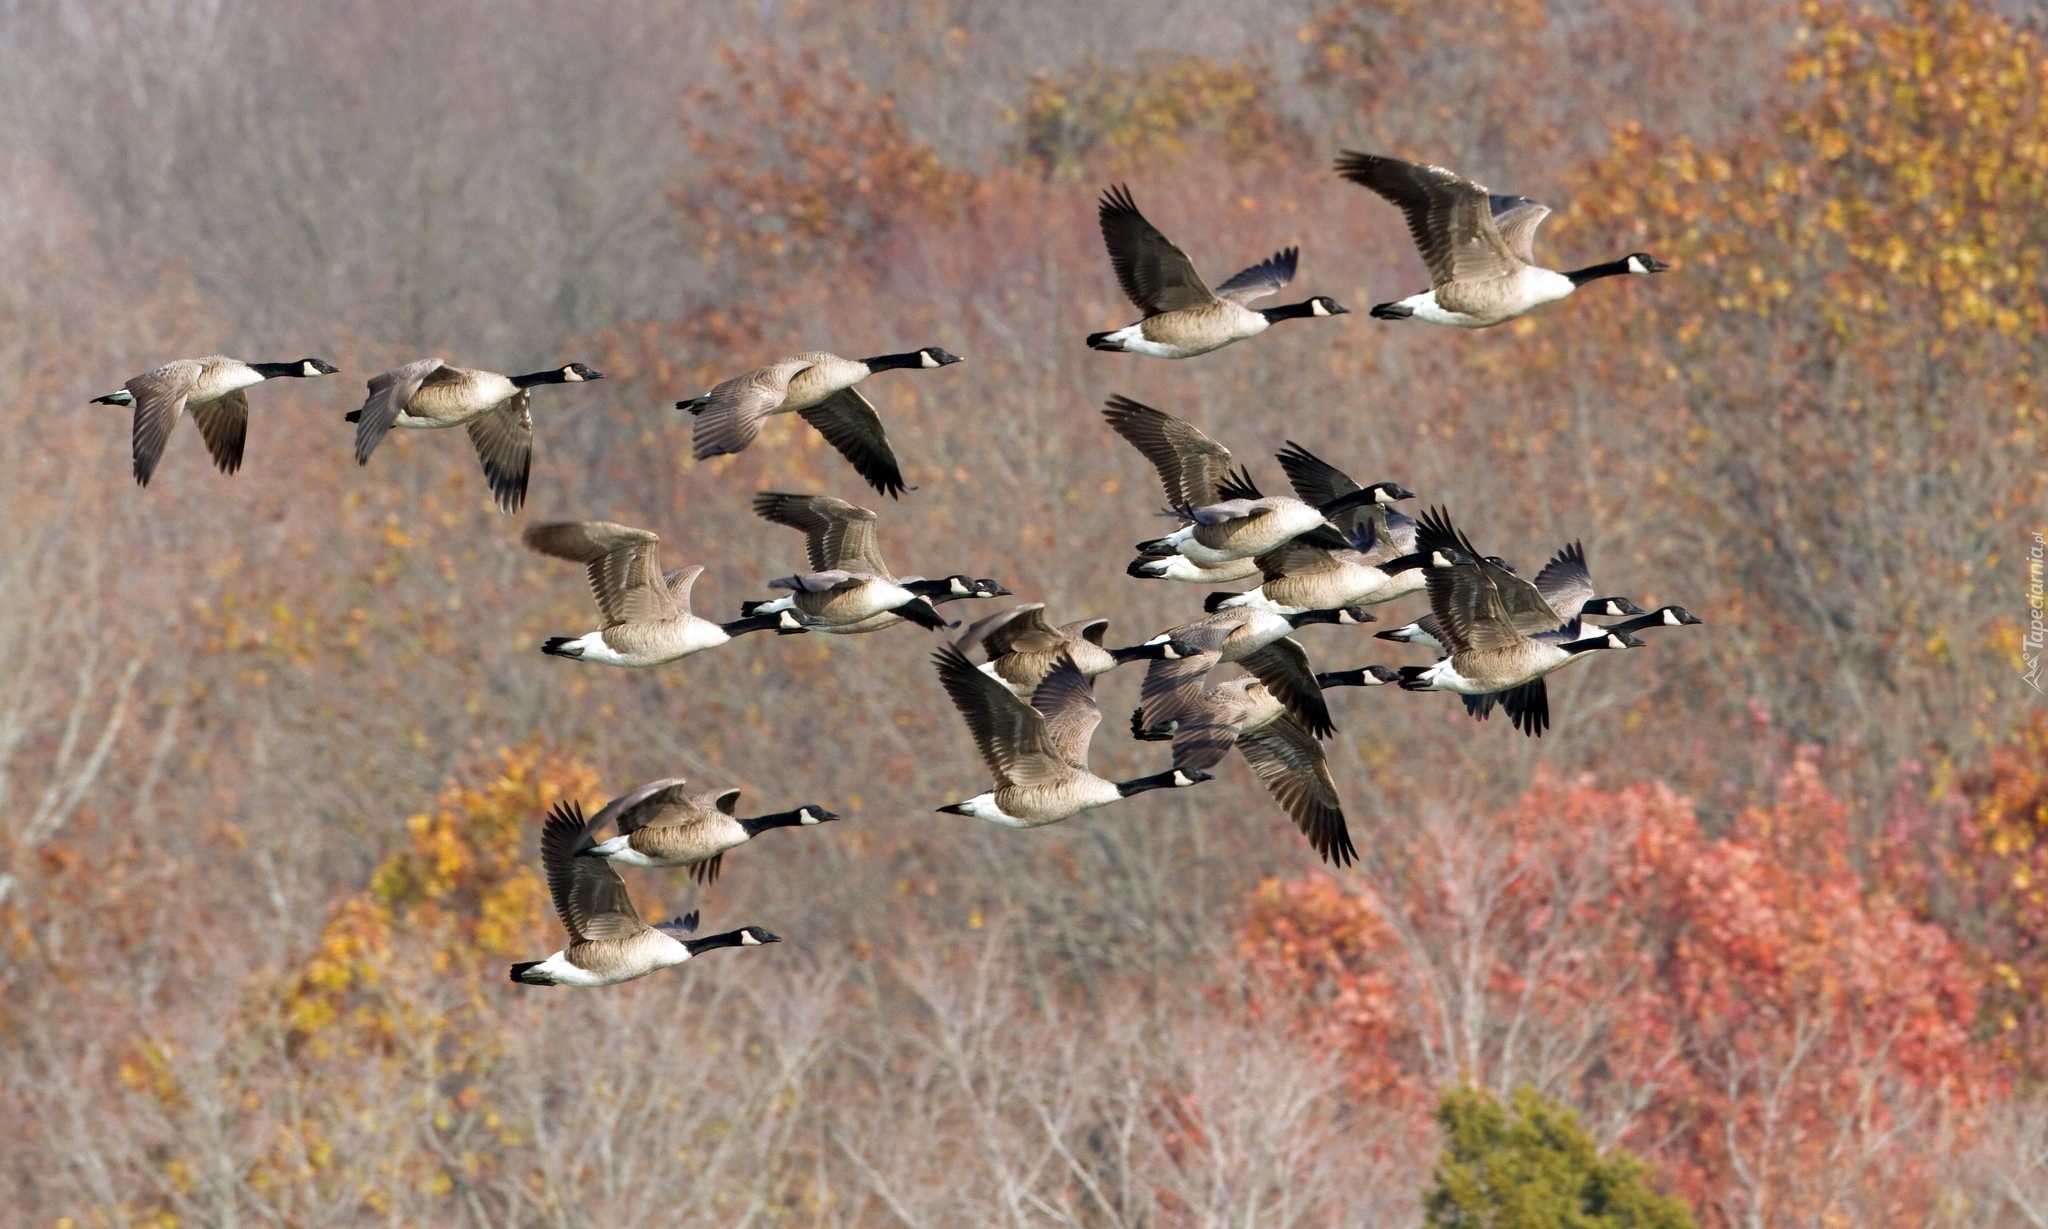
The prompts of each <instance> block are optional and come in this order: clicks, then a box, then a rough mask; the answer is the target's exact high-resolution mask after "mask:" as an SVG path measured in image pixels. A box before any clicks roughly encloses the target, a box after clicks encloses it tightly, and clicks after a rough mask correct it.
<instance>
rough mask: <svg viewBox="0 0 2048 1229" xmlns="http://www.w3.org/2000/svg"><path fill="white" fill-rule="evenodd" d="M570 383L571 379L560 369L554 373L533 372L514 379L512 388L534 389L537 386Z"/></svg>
mask: <svg viewBox="0 0 2048 1229" xmlns="http://www.w3.org/2000/svg"><path fill="white" fill-rule="evenodd" d="M568 382H569V377H567V376H565V375H563V374H562V370H561V368H559V367H557V368H556V369H555V370H553V371H532V372H528V373H527V374H525V375H523V376H513V377H512V387H514V388H532V387H533V386H534V385H536V384H567V383H568Z"/></svg>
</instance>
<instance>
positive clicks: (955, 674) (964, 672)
mask: <svg viewBox="0 0 2048 1229" xmlns="http://www.w3.org/2000/svg"><path fill="white" fill-rule="evenodd" d="M932 661H933V663H934V664H936V665H937V666H938V668H939V682H940V683H941V684H943V685H944V686H945V688H946V694H947V696H949V697H950V698H951V699H952V701H953V707H954V708H956V709H959V710H960V716H961V717H963V718H964V719H966V722H967V730H968V733H970V734H972V735H973V736H974V746H975V748H976V750H978V751H980V752H981V758H982V760H983V762H985V763H986V764H987V765H988V767H989V771H990V772H992V773H994V774H995V777H996V781H997V783H998V784H1002V785H1026V784H1032V783H1034V782H1035V781H1037V780H1039V779H1041V778H1042V776H1043V773H1042V772H1041V771H1039V770H1038V768H1037V767H1035V766H1034V765H1033V761H1034V760H1036V761H1044V760H1047V759H1051V758H1054V756H1055V753H1054V751H1053V749H1052V744H1051V741H1050V740H1049V739H1048V738H1047V737H1046V730H1045V718H1044V717H1042V716H1041V715H1040V714H1039V712H1038V710H1037V709H1035V708H1033V707H1031V706H1030V705H1029V704H1026V703H1025V702H1024V701H1023V700H1020V699H1018V698H1017V697H1016V696H1014V695H1012V694H1011V693H1010V689H1009V688H1007V687H1005V686H1003V685H1002V684H1001V683H999V682H997V681H996V680H994V679H992V678H990V677H989V676H988V675H986V674H983V673H982V672H981V671H980V670H977V669H975V667H974V663H972V662H970V661H968V660H967V658H966V657H964V656H962V655H961V654H960V653H959V652H958V651H957V650H955V649H952V648H943V649H940V650H939V651H938V652H936V653H933V654H932ZM1019 774H1022V775H1021V777H1020V775H1019Z"/></svg>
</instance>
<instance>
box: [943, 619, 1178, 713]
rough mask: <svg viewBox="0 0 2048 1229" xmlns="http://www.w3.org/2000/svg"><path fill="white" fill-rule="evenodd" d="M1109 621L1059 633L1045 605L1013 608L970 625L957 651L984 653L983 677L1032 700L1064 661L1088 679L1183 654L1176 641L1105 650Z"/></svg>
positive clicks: (1064, 627) (1065, 626) (1078, 624)
mask: <svg viewBox="0 0 2048 1229" xmlns="http://www.w3.org/2000/svg"><path fill="white" fill-rule="evenodd" d="M1108 632H1109V620H1108V619H1080V620H1077V621H1075V622H1072V623H1062V624H1061V625H1059V626H1058V627H1054V626H1053V625H1052V624H1050V623H1048V622H1046V620H1045V603H1044V602H1031V603H1028V604H1026V605H1022V606H1012V607H1010V608H1009V609H1008V610H1004V611H999V612H997V613H995V614H992V615H989V616H988V617H987V618H985V619H981V620H978V621H976V622H974V623H972V624H969V625H968V628H967V630H966V631H964V632H962V633H961V634H960V637H959V639H957V640H955V641H954V642H953V647H954V648H956V649H958V650H959V651H960V652H962V653H969V652H972V651H973V650H975V649H980V650H981V651H982V652H983V653H984V654H985V655H986V656H987V660H986V661H984V662H983V663H982V664H981V666H980V669H981V672H982V673H983V674H986V675H988V676H989V677H990V678H992V679H995V680H996V681H997V682H999V683H1001V684H1002V685H1003V686H1005V687H1008V688H1009V689H1010V690H1011V691H1012V692H1014V693H1016V694H1017V695H1020V696H1029V695H1030V694H1031V692H1032V690H1033V689H1034V688H1036V687H1037V686H1038V685H1039V684H1040V683H1042V682H1044V681H1045V676H1046V675H1048V674H1050V673H1052V668H1053V666H1054V665H1055V664H1056V663H1057V662H1058V661H1059V660H1060V658H1061V657H1067V658H1071V659H1072V660H1073V663H1074V668H1075V669H1077V670H1079V671H1080V672H1081V673H1082V675H1083V676H1085V677H1087V678H1091V679H1092V678H1095V677H1097V676H1098V675H1103V674H1107V673H1109V672H1110V671H1111V670H1114V669H1116V668H1117V667H1118V666H1121V665H1123V664H1124V663H1126V662H1133V661H1151V660H1154V659H1157V658H1162V657H1170V656H1172V655H1174V654H1175V653H1177V652H1179V646H1178V645H1176V644H1174V643H1173V642H1172V641H1170V640H1167V641H1155V642H1148V643H1145V644H1138V645H1132V646H1130V647H1129V648H1122V649H1112V648H1105V647H1104V646H1103V643H1102V640H1103V637H1104V636H1106V635H1107V634H1108Z"/></svg>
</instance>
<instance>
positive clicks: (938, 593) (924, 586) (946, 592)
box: [903, 576, 973, 606]
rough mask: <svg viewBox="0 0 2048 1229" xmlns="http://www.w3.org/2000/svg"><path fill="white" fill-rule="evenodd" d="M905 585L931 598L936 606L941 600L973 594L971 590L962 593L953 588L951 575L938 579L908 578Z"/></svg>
mask: <svg viewBox="0 0 2048 1229" xmlns="http://www.w3.org/2000/svg"><path fill="white" fill-rule="evenodd" d="M903 587H904V588H906V589H908V590H910V591H911V592H912V593H915V594H917V595H918V596H919V597H922V598H928V599H930V600H931V603H932V604H933V605H935V606H936V605H937V604H939V603H940V602H950V601H954V600H956V599H958V598H963V597H972V596H973V594H972V593H971V592H970V593H960V592H957V591H955V590H954V588H953V578H952V577H950V576H947V577H942V578H941V579H938V580H906V581H904V582H903Z"/></svg>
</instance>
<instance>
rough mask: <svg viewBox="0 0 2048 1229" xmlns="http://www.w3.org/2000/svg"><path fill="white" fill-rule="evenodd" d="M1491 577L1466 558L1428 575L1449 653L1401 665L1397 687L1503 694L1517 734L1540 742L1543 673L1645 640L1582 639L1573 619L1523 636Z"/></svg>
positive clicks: (1610, 634)
mask: <svg viewBox="0 0 2048 1229" xmlns="http://www.w3.org/2000/svg"><path fill="white" fill-rule="evenodd" d="M1496 572H1497V569H1493V568H1490V567H1488V566H1486V565H1485V564H1482V563H1480V562H1479V561H1477V560H1475V559H1472V558H1470V557H1468V556H1465V555H1455V556H1453V557H1452V558H1451V560H1450V561H1449V566H1446V567H1431V568H1430V569H1429V574H1428V582H1429V605H1430V609H1431V611H1432V612H1433V613H1435V615H1436V617H1437V622H1438V623H1439V624H1440V625H1441V627H1442V630H1443V635H1444V643H1445V645H1446V647H1447V648H1448V649H1449V650H1450V652H1449V655H1448V656H1446V657H1444V658H1443V659H1442V660H1441V661H1438V662H1436V663H1435V664H1434V665H1429V666H1403V667H1402V668H1401V671H1400V674H1401V680H1400V682H1401V687H1402V689H1403V690H1406V691H1452V692H1457V693H1458V694H1460V695H1464V696H1484V695H1489V694H1491V693H1496V692H1498V693H1503V694H1501V695H1500V697H1499V702H1500V704H1501V706H1502V707H1503V708H1505V709H1507V712H1508V717H1509V719H1510V720H1511V721H1512V722H1513V723H1514V726H1515V728H1516V729H1518V730H1522V731H1523V732H1525V733H1527V734H1530V735H1531V736H1538V735H1540V734H1541V733H1542V731H1543V729H1544V728H1545V727H1547V726H1548V725H1549V722H1550V705H1549V697H1548V694H1547V691H1546V688H1545V686H1544V682H1543V679H1544V676H1545V675H1548V674H1551V673H1553V672H1555V671H1557V670H1560V669H1562V668H1564V667H1565V666H1567V665H1569V664H1571V663H1572V662H1573V661H1575V660H1577V659H1578V658H1579V657H1581V656H1582V655H1584V654H1585V653H1587V652H1590V651H1592V650H1595V649H1630V648H1637V647H1640V646H1641V644H1642V641H1640V640H1638V639H1636V638H1635V637H1634V636H1632V635H1630V634H1628V633H1627V632H1621V631H1616V630H1614V629H1613V628H1607V629H1604V630H1597V631H1595V632H1594V633H1593V634H1591V635H1587V634H1585V632H1584V629H1583V627H1582V625H1581V624H1580V623H1579V621H1578V620H1576V619H1574V620H1573V621H1572V622H1570V623H1568V624H1565V625H1564V626H1563V627H1559V628H1553V629H1551V630H1550V631H1547V632H1537V633H1531V632H1528V631H1525V630H1523V627H1522V625H1521V623H1520V622H1518V620H1517V617H1516V615H1515V612H1514V611H1513V609H1511V606H1510V602H1509V599H1508V597H1507V596H1506V595H1505V594H1504V593H1503V592H1502V590H1501V588H1500V587H1499V586H1498V585H1497V584H1496V583H1495V575H1496Z"/></svg>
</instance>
